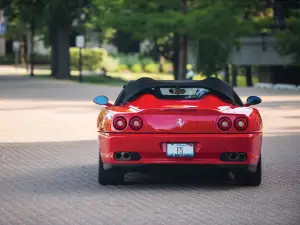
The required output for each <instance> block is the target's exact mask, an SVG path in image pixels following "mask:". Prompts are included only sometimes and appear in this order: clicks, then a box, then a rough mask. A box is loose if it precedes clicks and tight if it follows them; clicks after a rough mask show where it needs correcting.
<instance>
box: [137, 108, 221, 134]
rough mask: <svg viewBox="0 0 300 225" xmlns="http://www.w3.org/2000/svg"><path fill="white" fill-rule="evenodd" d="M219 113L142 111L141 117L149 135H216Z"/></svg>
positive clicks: (176, 109)
mask: <svg viewBox="0 0 300 225" xmlns="http://www.w3.org/2000/svg"><path fill="white" fill-rule="evenodd" d="M219 114H220V112H219V111H218V110H214V109H199V108H197V107H195V108H181V107H178V108H159V109H144V110H142V115H143V118H144V121H145V124H146V125H147V127H148V130H149V132H150V133H185V134H187V133H218V132H219V130H218V127H217V119H218V115H219Z"/></svg>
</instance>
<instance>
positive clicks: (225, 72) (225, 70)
mask: <svg viewBox="0 0 300 225" xmlns="http://www.w3.org/2000/svg"><path fill="white" fill-rule="evenodd" d="M224 79H225V81H226V82H228V83H229V82H230V80H229V66H228V65H226V66H225V68H224Z"/></svg>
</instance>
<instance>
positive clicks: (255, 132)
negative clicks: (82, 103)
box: [97, 94, 262, 164]
mask: <svg viewBox="0 0 300 225" xmlns="http://www.w3.org/2000/svg"><path fill="white" fill-rule="evenodd" d="M119 116H122V117H124V118H125V119H126V124H127V125H126V127H125V128H124V129H122V130H117V129H115V127H114V125H113V121H114V120H115V119H116V118H117V117H119ZM134 117H140V118H141V119H142V120H143V126H142V128H141V129H140V130H135V129H132V128H131V127H130V120H131V119H132V118H134ZM223 117H227V118H229V119H230V121H231V127H230V129H229V130H226V131H223V130H221V129H220V128H219V126H218V122H219V120H220V119H221V118H223ZM238 118H244V119H245V120H247V127H246V129H244V130H242V131H240V130H238V129H237V128H236V127H235V121H236V119H238ZM97 125H98V130H99V143H100V149H99V151H100V153H101V155H102V160H103V163H104V164H106V163H107V164H126V163H129V164H153V163H154V164H159V163H163V164H169V163H170V164H173V163H183V164H257V162H258V158H259V156H260V153H261V145H262V120H261V116H260V114H259V112H258V110H257V109H255V108H252V107H238V106H234V105H232V104H230V103H228V102H225V101H222V100H221V99H219V98H218V97H216V96H214V95H209V94H208V95H206V96H204V97H203V98H202V99H200V100H160V99H157V98H155V97H154V96H152V95H150V94H145V95H142V96H140V97H139V98H137V99H136V100H134V101H131V102H130V103H128V104H126V105H123V106H111V105H110V106H107V107H105V108H104V109H102V111H101V112H100V114H99V117H98V122H97ZM168 142H183V143H194V144H195V146H196V149H195V156H194V157H192V158H170V157H167V156H166V152H165V151H166V143H168ZM120 151H134V152H138V153H139V154H140V155H141V159H140V160H138V161H116V160H114V159H113V153H115V152H120ZM241 151H242V152H245V153H247V154H248V158H247V160H246V161H244V162H224V161H221V160H220V159H219V157H220V154H221V153H223V152H241Z"/></svg>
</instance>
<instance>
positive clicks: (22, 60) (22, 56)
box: [20, 39, 26, 67]
mask: <svg viewBox="0 0 300 225" xmlns="http://www.w3.org/2000/svg"><path fill="white" fill-rule="evenodd" d="M20 64H21V66H24V67H26V64H25V42H24V40H23V39H22V40H21V43H20Z"/></svg>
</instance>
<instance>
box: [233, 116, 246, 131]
mask: <svg viewBox="0 0 300 225" xmlns="http://www.w3.org/2000/svg"><path fill="white" fill-rule="evenodd" d="M234 126H235V128H236V129H237V130H239V131H242V130H245V129H246V128H247V127H248V121H247V119H245V118H237V119H236V120H235V121H234Z"/></svg>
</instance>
